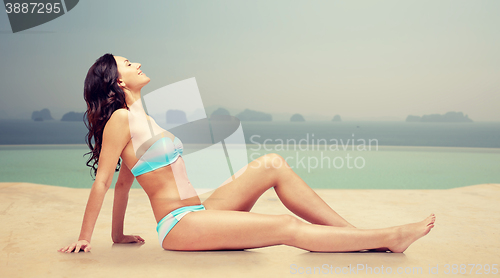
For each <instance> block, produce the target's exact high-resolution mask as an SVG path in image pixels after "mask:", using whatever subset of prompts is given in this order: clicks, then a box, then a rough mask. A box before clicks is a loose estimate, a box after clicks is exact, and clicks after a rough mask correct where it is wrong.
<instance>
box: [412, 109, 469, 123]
mask: <svg viewBox="0 0 500 278" xmlns="http://www.w3.org/2000/svg"><path fill="white" fill-rule="evenodd" d="M406 121H407V122H433V123H440V122H445V123H472V122H473V121H472V120H471V119H469V116H468V115H464V113H462V112H454V111H452V112H448V113H446V114H444V115H441V114H430V115H423V116H422V117H420V116H413V115H408V117H406Z"/></svg>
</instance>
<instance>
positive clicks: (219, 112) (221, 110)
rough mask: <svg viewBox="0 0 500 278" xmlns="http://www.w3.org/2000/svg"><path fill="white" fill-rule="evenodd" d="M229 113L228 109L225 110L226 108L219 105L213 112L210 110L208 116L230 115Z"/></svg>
mask: <svg viewBox="0 0 500 278" xmlns="http://www.w3.org/2000/svg"><path fill="white" fill-rule="evenodd" d="M230 115H231V114H230V113H229V111H227V109H225V108H222V107H221V108H219V109H217V110H215V111H214V112H212V114H211V115H210V117H212V116H230Z"/></svg>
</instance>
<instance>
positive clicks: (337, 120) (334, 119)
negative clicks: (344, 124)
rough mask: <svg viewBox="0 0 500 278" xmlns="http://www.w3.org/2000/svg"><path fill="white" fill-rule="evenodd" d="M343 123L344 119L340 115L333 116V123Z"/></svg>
mask: <svg viewBox="0 0 500 278" xmlns="http://www.w3.org/2000/svg"><path fill="white" fill-rule="evenodd" d="M341 121H342V118H341V117H340V115H335V116H333V119H332V122H341Z"/></svg>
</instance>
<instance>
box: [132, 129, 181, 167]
mask: <svg viewBox="0 0 500 278" xmlns="http://www.w3.org/2000/svg"><path fill="white" fill-rule="evenodd" d="M182 151H183V146H182V142H181V140H180V139H179V138H177V137H175V138H174V141H173V142H172V139H170V137H161V138H160V139H158V141H156V142H155V143H154V144H153V145H151V147H149V149H147V150H146V152H145V153H144V154H143V155H142V156H141V157H140V158H139V160H138V161H137V163H136V164H135V165H134V167H132V169H130V171H131V172H132V174H133V175H134V176H136V177H137V176H139V175H142V174H145V173H148V172H151V171H153V170H156V169H158V168H161V167H164V166H167V165H170V164H172V163H174V162H175V161H176V160H177V158H179V156H181V154H182Z"/></svg>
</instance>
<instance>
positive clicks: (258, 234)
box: [163, 210, 435, 252]
mask: <svg viewBox="0 0 500 278" xmlns="http://www.w3.org/2000/svg"><path fill="white" fill-rule="evenodd" d="M434 221H435V217H434V215H431V216H429V217H427V218H426V219H425V220H423V221H421V222H417V223H412V224H407V225H403V226H397V227H391V228H385V229H373V230H362V229H351V228H340V227H332V226H324V225H316V224H309V223H305V222H303V221H301V220H299V219H297V218H296V217H294V216H291V215H263V214H257V213H252V212H239V211H220V210H205V211H195V212H191V213H188V214H187V215H186V216H184V217H183V218H182V219H181V221H179V223H177V225H176V226H175V227H174V228H173V229H172V230H171V231H170V233H169V234H168V235H167V237H166V238H165V241H164V242H163V248H165V249H168V250H186V251H188V250H192V251H194V250H221V249H247V248H258V247H265V246H271V245H279V244H285V245H289V246H295V247H298V248H302V249H305V250H309V251H318V252H346V251H359V250H364V249H371V248H381V247H387V248H389V249H390V250H391V251H393V252H403V251H404V250H406V248H407V247H408V246H409V245H410V244H411V243H413V242H414V241H415V240H417V239H419V238H420V237H422V236H424V235H426V234H427V233H428V232H429V231H430V229H431V228H432V227H434Z"/></svg>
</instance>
